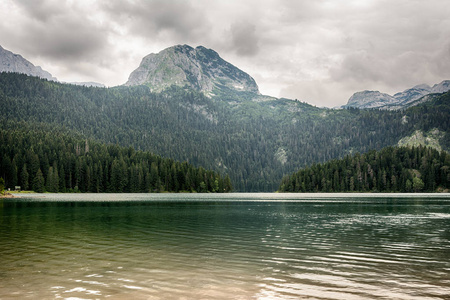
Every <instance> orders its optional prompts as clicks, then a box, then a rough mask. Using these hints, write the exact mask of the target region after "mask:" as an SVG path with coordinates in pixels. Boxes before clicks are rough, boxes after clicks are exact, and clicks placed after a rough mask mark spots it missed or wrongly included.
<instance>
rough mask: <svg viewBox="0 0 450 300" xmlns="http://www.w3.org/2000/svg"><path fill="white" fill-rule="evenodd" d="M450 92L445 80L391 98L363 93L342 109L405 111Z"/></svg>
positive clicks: (447, 81)
mask: <svg viewBox="0 0 450 300" xmlns="http://www.w3.org/2000/svg"><path fill="white" fill-rule="evenodd" d="M449 90H450V80H444V81H442V82H441V83H439V84H435V85H433V87H430V86H429V85H427V84H420V85H416V86H414V87H412V88H409V89H406V90H404V91H403V92H399V93H396V94H394V96H391V95H389V94H384V93H380V92H378V91H363V92H357V93H354V94H353V95H352V96H351V97H350V99H348V103H347V104H346V105H343V106H342V108H346V107H355V108H379V109H390V110H395V109H404V108H408V107H410V106H414V105H417V104H420V103H423V102H426V101H428V100H430V99H432V97H429V96H428V95H431V94H438V93H445V92H447V91H449Z"/></svg>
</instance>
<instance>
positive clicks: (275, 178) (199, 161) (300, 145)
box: [0, 73, 450, 192]
mask: <svg viewBox="0 0 450 300" xmlns="http://www.w3.org/2000/svg"><path fill="white" fill-rule="evenodd" d="M217 99H220V98H214V99H211V98H209V97H206V96H205V95H204V94H203V93H202V92H196V91H194V90H187V89H184V88H179V87H176V86H172V87H171V88H168V89H166V90H164V91H163V92H161V93H152V92H150V89H149V88H148V87H146V86H133V87H116V88H96V87H80V86H74V85H66V84H61V83H56V82H49V81H44V80H39V79H38V78H32V77H28V76H26V75H22V74H9V73H1V74H0V106H1V107H7V108H8V109H6V110H4V111H3V112H2V114H1V115H0V127H1V128H6V127H7V126H9V125H8V124H9V122H14V124H16V125H17V124H21V123H20V122H23V123H24V124H42V123H43V124H50V125H52V126H57V127H61V128H66V129H68V130H71V131H75V132H77V133H79V134H80V135H81V136H82V137H84V138H92V139H96V140H99V141H103V142H106V143H115V144H119V145H122V146H127V147H130V146H132V147H134V148H135V149H137V150H146V151H151V152H153V153H156V154H158V155H161V156H163V157H169V158H173V159H176V160H178V161H188V162H189V163H192V164H193V165H195V166H202V167H204V168H207V169H214V170H216V171H219V172H220V173H221V174H225V173H226V174H229V176H230V178H231V181H232V184H233V187H234V188H235V190H236V191H260V192H268V191H274V190H276V189H277V188H278V185H279V181H280V179H281V178H282V176H283V175H285V174H289V173H292V172H294V171H296V170H298V169H299V168H301V167H305V166H308V165H311V164H313V163H317V162H325V161H328V160H330V159H333V158H339V157H343V156H345V155H346V154H350V153H355V152H360V153H363V152H366V151H368V150H371V149H381V148H383V147H386V146H389V145H396V144H397V143H398V142H399V141H400V140H401V139H402V138H404V137H408V136H412V135H413V134H414V132H416V131H417V130H421V131H422V132H424V133H426V132H429V131H430V130H434V128H437V129H438V130H439V132H441V133H442V134H441V135H440V137H439V140H438V141H437V142H438V143H439V144H440V146H441V147H442V149H444V150H447V151H448V150H449V149H450V135H449V132H450V123H449V119H450V118H449V117H448V116H449V115H450V108H449V107H450V93H446V94H444V95H441V96H433V100H430V101H429V102H427V103H424V104H422V105H418V106H415V107H412V108H410V109H408V110H405V111H378V110H374V111H362V110H358V109H351V108H350V109H345V110H328V109H321V108H317V107H313V106H311V105H308V104H305V103H301V102H298V101H292V100H288V99H276V100H268V101H264V102H257V101H240V102H231V101H217ZM17 126H18V125H17ZM33 126H34V125H33ZM10 127H11V126H10ZM13 129H14V128H13V127H11V130H13ZM11 142H13V141H11ZM1 146H2V145H0V147H1Z"/></svg>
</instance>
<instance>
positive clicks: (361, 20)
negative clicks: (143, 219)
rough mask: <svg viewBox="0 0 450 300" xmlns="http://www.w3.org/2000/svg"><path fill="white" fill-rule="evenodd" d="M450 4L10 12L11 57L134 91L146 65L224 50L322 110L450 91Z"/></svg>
mask: <svg viewBox="0 0 450 300" xmlns="http://www.w3.org/2000/svg"><path fill="white" fill-rule="evenodd" d="M449 14H450V2H449V1H447V0H430V1H420V0H394V1H387V0H378V1H375V0H350V1H336V0H322V1H306V0H302V1H289V0H281V1H280V0H259V1H256V0H248V1H238V0H230V1H225V0H224V1H222V0H218V1H208V0H192V1H189V0H172V1H164V0H128V1H122V0H120V1H119V0H110V1H96V0H83V1H57V0H4V1H2V2H1V3H0V18H1V20H2V22H1V24H0V45H2V46H3V47H4V48H5V49H8V50H10V51H13V52H15V53H18V54H21V55H23V56H24V57H25V58H27V59H28V60H30V61H31V62H33V63H34V64H35V65H41V66H42V67H43V68H44V69H46V70H48V71H50V72H51V73H52V74H53V75H54V76H56V77H58V79H60V80H63V81H98V82H102V83H105V84H106V85H109V86H114V85H119V84H122V83H124V82H125V81H126V80H127V78H128V75H129V74H130V73H131V72H132V71H133V70H134V69H135V68H136V67H137V66H138V65H139V63H140V60H141V59H142V57H144V56H145V55H147V54H149V53H152V52H159V51H161V50H162V49H164V48H166V47H170V46H172V45H175V44H190V45H191V46H197V45H203V46H205V47H209V48H213V49H214V50H216V51H217V52H218V53H219V54H220V55H221V56H222V57H223V58H224V59H226V60H228V61H230V62H231V63H233V64H235V65H236V66H238V67H239V68H241V69H242V70H244V71H246V72H248V73H249V74H250V75H251V76H253V77H254V78H255V80H256V81H257V83H258V84H259V86H260V90H261V91H262V92H263V93H265V94H269V95H272V96H277V97H287V98H296V99H300V100H302V101H306V102H309V103H312V104H315V105H317V106H330V107H332V106H336V105H341V104H344V103H346V101H347V99H348V98H349V97H350V96H351V95H352V94H353V92H356V91H360V90H366V89H367V90H380V91H383V92H387V93H395V92H397V91H402V90H404V89H406V88H408V87H412V86H414V85H416V84H419V83H427V84H434V83H438V82H440V81H442V80H444V79H450V74H449V73H450V71H449V70H450V18H448V16H449Z"/></svg>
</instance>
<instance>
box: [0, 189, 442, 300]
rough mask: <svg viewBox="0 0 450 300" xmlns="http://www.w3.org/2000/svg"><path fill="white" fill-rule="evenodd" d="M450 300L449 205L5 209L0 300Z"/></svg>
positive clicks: (331, 197)
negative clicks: (106, 299)
mask: <svg viewBox="0 0 450 300" xmlns="http://www.w3.org/2000/svg"><path fill="white" fill-rule="evenodd" d="M27 298H28V299H105V298H108V299H450V195H449V194H446V195H442V194H432V195H420V196H418V195H413V196H411V195H379V194H377V195H354V194H352V195H345V194H326V195H320V194H313V195H311V194H309V195H308V194H306V195H305V194H227V195H211V194H175V195H174V194H160V195H149V194H100V195H94V194H76V195H64V194H54V195H53V194H43V195H42V194H41V195H37V194H36V195H35V194H32V195H27V196H25V194H24V196H23V197H22V198H16V199H3V200H0V299H27Z"/></svg>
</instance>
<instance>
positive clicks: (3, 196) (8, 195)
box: [0, 193, 18, 199]
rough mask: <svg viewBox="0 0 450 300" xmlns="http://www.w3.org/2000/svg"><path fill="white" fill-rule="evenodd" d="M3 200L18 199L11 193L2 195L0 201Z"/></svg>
mask: <svg viewBox="0 0 450 300" xmlns="http://www.w3.org/2000/svg"><path fill="white" fill-rule="evenodd" d="M4 198H18V197H17V196H15V195H13V194H11V193H4V194H3V195H0V199H4Z"/></svg>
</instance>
